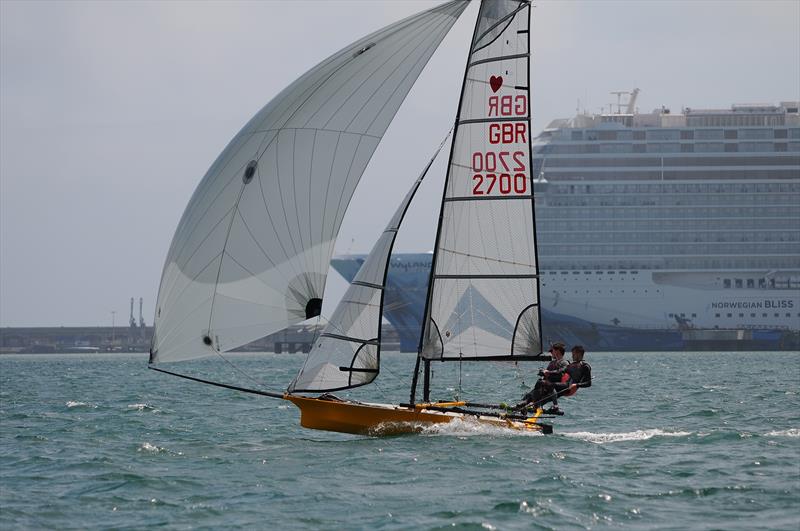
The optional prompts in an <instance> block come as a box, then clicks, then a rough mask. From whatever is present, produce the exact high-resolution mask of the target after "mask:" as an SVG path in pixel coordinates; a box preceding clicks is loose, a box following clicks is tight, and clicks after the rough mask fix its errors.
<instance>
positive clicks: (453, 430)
mask: <svg viewBox="0 0 800 531" xmlns="http://www.w3.org/2000/svg"><path fill="white" fill-rule="evenodd" d="M422 434H423V435H449V436H453V437H474V436H481V435H505V436H508V435H522V436H535V437H539V436H541V435H542V433H541V432H540V431H538V430H518V429H514V428H510V427H505V426H498V425H495V424H488V423H486V422H480V421H478V420H474V419H469V418H467V419H459V418H456V419H453V420H451V421H450V422H443V423H439V424H430V425H426V426H423V428H422Z"/></svg>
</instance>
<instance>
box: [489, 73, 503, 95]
mask: <svg viewBox="0 0 800 531" xmlns="http://www.w3.org/2000/svg"><path fill="white" fill-rule="evenodd" d="M489 86H490V87H492V92H497V91H498V90H500V87H502V86H503V76H492V77H490V78H489Z"/></svg>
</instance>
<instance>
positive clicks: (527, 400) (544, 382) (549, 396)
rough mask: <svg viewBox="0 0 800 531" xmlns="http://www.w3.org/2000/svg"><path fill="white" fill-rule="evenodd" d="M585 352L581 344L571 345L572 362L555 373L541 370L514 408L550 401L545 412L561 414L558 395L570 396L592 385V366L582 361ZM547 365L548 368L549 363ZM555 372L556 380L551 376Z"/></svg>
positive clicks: (538, 404) (539, 404) (540, 404)
mask: <svg viewBox="0 0 800 531" xmlns="http://www.w3.org/2000/svg"><path fill="white" fill-rule="evenodd" d="M562 348H563V346H562ZM585 352H586V351H585V349H584V348H583V346H581V345H575V346H574V347H572V363H570V364H569V365H567V366H566V367H565V368H564V369H563V370H560V371H558V372H557V373H556V371H543V378H542V379H541V380H539V381H538V382H536V387H534V388H533V391H531V392H530V393H528V394H526V395H525V396H524V397H523V399H522V400H523V401H522V402H521V403H519V404H517V406H516V409H521V408H524V407H527V406H537V407H540V406H542V405H543V404H546V403H547V402H550V401H552V402H553V407H552V408H550V409H549V410H547V412H548V413H556V414H561V410H560V409H558V397H559V396H562V395H566V396H572V395H574V394H575V393H576V392H577V390H578V389H579V388H581V387H591V386H592V367H591V366H590V365H589V364H588V363H586V362H585V361H583V356H584V354H585ZM551 353H552V349H551ZM562 355H563V354H562ZM559 361H562V362H563V360H560V359H559ZM564 363H566V362H564ZM550 364H551V365H552V364H553V362H550ZM547 367H548V369H549V368H550V365H548V366H547ZM556 374H558V376H557V378H558V379H557V380H556V379H555V378H553V377H554V376H556ZM565 376H566V377H565Z"/></svg>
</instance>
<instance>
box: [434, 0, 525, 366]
mask: <svg viewBox="0 0 800 531" xmlns="http://www.w3.org/2000/svg"><path fill="white" fill-rule="evenodd" d="M529 35H530V4H529V2H526V1H522V0H492V1H486V2H483V3H482V4H481V9H480V12H479V14H478V20H477V21H476V24H475V33H474V36H473V40H472V46H471V49H470V53H469V57H468V59H467V67H466V71H465V74H464V84H463V86H462V93H461V99H460V103H459V110H458V115H457V117H456V128H455V132H454V134H453V147H452V150H451V154H450V157H451V159H450V161H449V164H448V173H447V177H446V181H445V187H444V194H443V197H442V206H441V212H440V221H439V228H438V231H437V235H436V244H435V246H434V255H433V263H432V269H431V276H430V279H431V280H430V285H429V289H428V298H427V301H426V308H425V317H424V321H423V323H424V324H423V331H422V337H421V340H420V353H419V355H420V356H421V357H422V358H423V359H426V360H434V359H436V360H492V359H498V360H499V359H535V358H536V357H537V356H538V355H539V354H540V353H541V332H540V330H541V327H540V319H539V304H538V301H539V286H538V284H539V272H538V263H537V262H538V261H537V255H536V239H535V226H534V211H533V207H534V197H533V182H532V179H531V170H530V168H531V149H530V133H531V131H530V68H529V67H530V65H529V62H530V47H529V43H530V40H529Z"/></svg>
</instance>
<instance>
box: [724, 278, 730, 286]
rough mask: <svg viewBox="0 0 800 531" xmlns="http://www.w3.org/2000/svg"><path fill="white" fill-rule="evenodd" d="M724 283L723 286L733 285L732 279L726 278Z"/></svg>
mask: <svg viewBox="0 0 800 531" xmlns="http://www.w3.org/2000/svg"><path fill="white" fill-rule="evenodd" d="M722 285H723V287H726V288H730V287H731V279H729V278H726V279H725V280H723V281H722Z"/></svg>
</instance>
